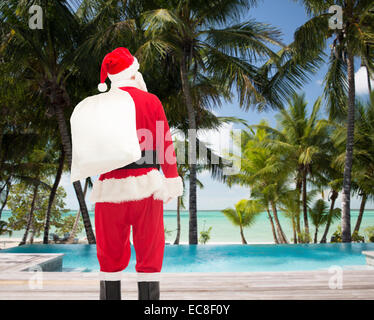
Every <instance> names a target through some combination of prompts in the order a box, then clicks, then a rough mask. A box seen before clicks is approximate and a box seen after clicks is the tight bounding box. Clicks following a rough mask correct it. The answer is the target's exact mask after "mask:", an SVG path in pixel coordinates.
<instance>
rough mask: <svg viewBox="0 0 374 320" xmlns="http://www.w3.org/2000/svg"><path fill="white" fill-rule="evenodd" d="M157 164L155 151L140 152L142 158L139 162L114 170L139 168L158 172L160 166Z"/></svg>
mask: <svg viewBox="0 0 374 320" xmlns="http://www.w3.org/2000/svg"><path fill="white" fill-rule="evenodd" d="M157 162H158V161H157V153H156V150H142V157H141V158H140V159H139V160H137V161H135V162H131V163H129V164H128V165H126V166H124V167H121V168H117V169H115V170H119V169H140V168H157V169H158V170H160V164H159V163H157Z"/></svg>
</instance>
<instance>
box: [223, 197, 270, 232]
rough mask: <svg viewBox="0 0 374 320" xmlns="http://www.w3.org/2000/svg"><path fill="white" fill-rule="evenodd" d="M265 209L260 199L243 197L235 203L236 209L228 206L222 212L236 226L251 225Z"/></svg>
mask: <svg viewBox="0 0 374 320" xmlns="http://www.w3.org/2000/svg"><path fill="white" fill-rule="evenodd" d="M263 210H264V207H263V205H262V204H261V203H260V201H258V200H246V199H243V200H240V201H238V202H237V203H236V204H235V209H232V208H226V209H224V210H222V211H221V212H222V213H223V214H224V215H225V216H226V218H227V219H229V220H230V222H231V223H232V224H233V225H234V226H242V227H250V226H252V225H253V224H254V223H255V220H256V217H257V216H258V215H259V214H260V213H261V212H262V211H263Z"/></svg>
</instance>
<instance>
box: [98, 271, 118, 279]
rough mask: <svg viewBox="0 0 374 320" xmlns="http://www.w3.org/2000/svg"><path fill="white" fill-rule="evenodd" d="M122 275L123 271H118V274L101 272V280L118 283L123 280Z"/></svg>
mask: <svg viewBox="0 0 374 320" xmlns="http://www.w3.org/2000/svg"><path fill="white" fill-rule="evenodd" d="M122 275H123V273H122V271H117V272H104V271H100V272H99V279H100V280H107V281H118V280H122Z"/></svg>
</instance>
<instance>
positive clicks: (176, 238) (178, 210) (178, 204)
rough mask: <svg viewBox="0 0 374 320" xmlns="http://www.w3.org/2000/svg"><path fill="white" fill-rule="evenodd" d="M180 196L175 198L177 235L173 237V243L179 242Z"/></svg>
mask: <svg viewBox="0 0 374 320" xmlns="http://www.w3.org/2000/svg"><path fill="white" fill-rule="evenodd" d="M180 208H181V197H180V196H179V197H178V198H177V236H176V237H175V241H174V244H179V240H180V236H181V213H180Z"/></svg>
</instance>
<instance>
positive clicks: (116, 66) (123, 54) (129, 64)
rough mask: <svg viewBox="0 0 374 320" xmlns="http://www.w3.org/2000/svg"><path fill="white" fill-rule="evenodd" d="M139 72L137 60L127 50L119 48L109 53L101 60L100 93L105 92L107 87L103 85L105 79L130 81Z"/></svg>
mask: <svg viewBox="0 0 374 320" xmlns="http://www.w3.org/2000/svg"><path fill="white" fill-rule="evenodd" d="M138 70H139V63H138V60H137V59H136V58H135V57H134V56H132V55H131V53H130V51H129V50H128V49H127V48H124V47H120V48H117V49H114V50H113V51H112V52H109V53H108V54H107V55H106V56H105V57H104V59H103V62H102V64H101V72H100V84H99V85H98V86H97V88H98V90H99V91H100V92H105V91H106V90H107V89H108V87H107V85H106V83H105V80H106V78H107V77H109V79H110V80H111V81H112V82H113V81H116V79H119V78H120V79H130V78H131V77H132V76H133V75H135V74H136V72H137V71H138Z"/></svg>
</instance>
